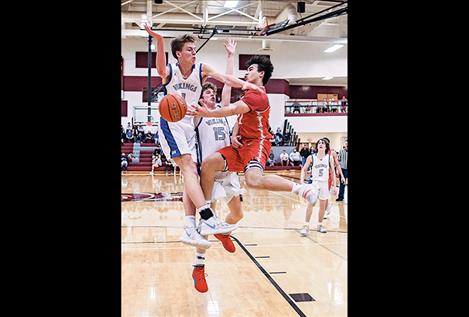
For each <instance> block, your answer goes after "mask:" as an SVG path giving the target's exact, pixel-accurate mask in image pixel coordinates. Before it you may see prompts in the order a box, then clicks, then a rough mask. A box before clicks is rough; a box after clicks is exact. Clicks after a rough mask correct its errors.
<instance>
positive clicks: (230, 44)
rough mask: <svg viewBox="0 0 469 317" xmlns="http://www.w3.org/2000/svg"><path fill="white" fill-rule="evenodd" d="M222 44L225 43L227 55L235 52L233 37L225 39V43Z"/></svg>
mask: <svg viewBox="0 0 469 317" xmlns="http://www.w3.org/2000/svg"><path fill="white" fill-rule="evenodd" d="M223 44H224V45H225V49H226V52H227V53H228V55H233V54H234V53H235V50H236V42H235V41H234V40H233V39H226V40H225V43H223Z"/></svg>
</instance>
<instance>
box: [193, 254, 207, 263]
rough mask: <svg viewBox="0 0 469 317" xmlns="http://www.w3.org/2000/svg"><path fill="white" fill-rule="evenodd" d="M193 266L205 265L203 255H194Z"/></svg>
mask: <svg viewBox="0 0 469 317" xmlns="http://www.w3.org/2000/svg"><path fill="white" fill-rule="evenodd" d="M195 265H196V266H199V265H205V253H199V252H197V253H196V254H195Z"/></svg>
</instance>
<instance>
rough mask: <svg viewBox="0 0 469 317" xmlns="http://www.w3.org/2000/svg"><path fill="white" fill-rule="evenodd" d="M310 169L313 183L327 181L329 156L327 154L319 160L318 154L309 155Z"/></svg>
mask: <svg viewBox="0 0 469 317" xmlns="http://www.w3.org/2000/svg"><path fill="white" fill-rule="evenodd" d="M311 157H312V159H313V162H312V169H311V177H312V179H313V181H327V180H328V179H329V166H330V162H329V160H330V156H329V154H326V155H324V157H323V158H322V160H321V159H319V157H318V154H317V153H314V154H312V155H311Z"/></svg>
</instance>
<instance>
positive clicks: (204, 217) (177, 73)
mask: <svg viewBox="0 0 469 317" xmlns="http://www.w3.org/2000/svg"><path fill="white" fill-rule="evenodd" d="M145 30H146V31H147V32H148V34H150V35H151V36H152V37H153V38H154V39H155V42H156V44H155V46H156V51H157V54H156V63H155V64H156V68H157V71H158V74H159V75H160V76H161V78H162V83H163V84H164V85H165V87H166V92H167V93H170V92H177V93H179V94H180V95H181V96H183V97H184V98H185V100H186V102H187V104H189V105H190V104H194V103H197V102H198V100H199V97H200V94H201V92H202V81H203V80H205V79H206V78H207V77H208V76H209V75H211V74H216V73H215V71H214V70H213V69H212V68H210V67H209V66H207V65H204V64H202V63H199V64H196V63H195V61H196V56H195V55H196V49H195V39H194V37H192V36H190V35H188V34H186V35H183V36H180V37H177V38H175V39H174V40H172V41H171V52H172V54H173V56H174V58H176V59H177V60H178V63H176V64H168V66H166V56H165V54H164V40H163V37H162V36H161V35H159V34H157V33H155V32H153V31H152V30H151V28H150V27H149V26H148V25H145ZM227 81H228V82H230V81H229V80H227ZM240 82H241V81H240V80H237V79H236V78H234V79H232V80H231V83H232V84H233V85H234V86H236V84H238V86H242V85H243V82H241V84H240ZM159 135H160V142H161V147H162V149H163V152H164V154H165V155H166V157H167V158H171V159H173V160H174V162H175V163H176V164H177V165H178V166H179V168H180V169H181V173H182V175H183V177H184V193H183V204H184V211H185V215H186V216H185V221H184V222H185V227H184V232H183V234H182V236H181V241H183V242H185V243H188V244H191V245H195V246H199V247H203V248H209V247H210V243H209V242H208V241H207V240H205V239H203V238H202V237H201V236H200V234H199V232H197V230H196V225H195V216H194V215H195V212H194V211H193V210H194V209H195V210H196V211H197V212H199V214H200V216H201V221H200V227H199V230H200V233H202V234H203V235H207V234H216V233H229V232H231V231H233V230H234V229H236V228H237V226H236V225H228V224H226V223H224V222H222V221H219V220H218V219H217V218H216V215H215V214H214V213H213V211H212V209H211V208H210V203H207V202H206V201H205V198H204V194H203V192H202V188H201V187H200V183H199V179H198V174H197V167H196V164H195V162H196V161H197V156H196V153H195V131H194V122H193V117H192V116H189V115H186V116H185V117H184V118H183V119H182V120H181V121H179V122H168V121H166V120H165V119H164V118H161V119H160V126H159Z"/></svg>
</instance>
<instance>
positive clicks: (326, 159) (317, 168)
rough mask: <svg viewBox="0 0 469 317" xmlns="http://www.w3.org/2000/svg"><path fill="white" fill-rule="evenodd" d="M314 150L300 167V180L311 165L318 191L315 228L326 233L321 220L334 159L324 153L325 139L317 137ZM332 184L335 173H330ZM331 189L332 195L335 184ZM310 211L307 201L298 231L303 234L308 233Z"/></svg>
mask: <svg viewBox="0 0 469 317" xmlns="http://www.w3.org/2000/svg"><path fill="white" fill-rule="evenodd" d="M316 150H317V153H313V154H311V155H310V156H308V158H307V159H306V162H305V165H304V166H303V168H302V169H301V177H300V182H301V183H303V181H304V179H305V175H306V172H307V170H308V167H309V166H310V165H312V169H311V176H312V179H313V183H312V185H313V186H315V187H316V188H317V189H318V191H319V197H318V199H319V215H318V227H317V230H318V232H321V233H326V232H327V230H326V228H324V226H323V224H322V220H323V218H324V211H325V208H326V203H327V200H328V199H329V185H328V180H329V176H330V175H329V168H331V169H332V170H333V171H334V170H335V167H334V160H333V159H331V158H330V156H329V154H326V153H328V152H329V143H328V142H327V141H326V140H324V139H319V141H318V142H317V143H316ZM332 184H335V173H332ZM332 191H333V194H334V195H335V194H336V193H337V189H336V187H335V186H334V187H333V188H332ZM312 213H313V205H312V204H309V203H308V207H306V216H305V224H304V226H303V228H302V229H301V230H300V233H301V234H302V235H304V236H306V235H308V233H309V221H310V220H311V215H312Z"/></svg>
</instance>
